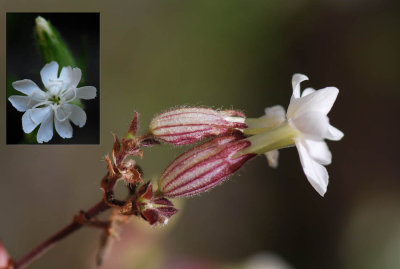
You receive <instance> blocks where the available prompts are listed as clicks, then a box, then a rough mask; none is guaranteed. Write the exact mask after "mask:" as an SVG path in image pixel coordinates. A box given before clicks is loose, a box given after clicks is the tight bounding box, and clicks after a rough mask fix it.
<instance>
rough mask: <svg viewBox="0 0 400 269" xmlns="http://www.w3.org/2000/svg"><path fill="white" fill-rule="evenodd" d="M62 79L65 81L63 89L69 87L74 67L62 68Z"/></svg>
mask: <svg viewBox="0 0 400 269" xmlns="http://www.w3.org/2000/svg"><path fill="white" fill-rule="evenodd" d="M59 79H60V80H62V81H63V88H62V89H63V90H66V89H69V88H70V86H71V79H72V68H71V66H66V67H63V68H62V69H61V73H60V77H59Z"/></svg>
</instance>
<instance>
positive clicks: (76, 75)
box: [71, 67, 94, 98]
mask: <svg viewBox="0 0 400 269" xmlns="http://www.w3.org/2000/svg"><path fill="white" fill-rule="evenodd" d="M81 78H82V71H81V70H80V69H79V68H78V67H75V68H74V69H72V77H71V87H73V88H76V87H77V86H78V84H79V81H81ZM93 98H94V97H93Z"/></svg>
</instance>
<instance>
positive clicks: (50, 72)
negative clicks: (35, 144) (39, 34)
mask: <svg viewBox="0 0 400 269" xmlns="http://www.w3.org/2000/svg"><path fill="white" fill-rule="evenodd" d="M40 76H41V77H42V82H43V85H44V86H45V87H46V89H49V86H50V83H51V81H50V80H52V81H54V80H56V79H57V78H58V63H57V62H54V61H53V62H51V63H48V64H46V65H45V66H44V67H43V68H42V70H40ZM45 142H47V141H45Z"/></svg>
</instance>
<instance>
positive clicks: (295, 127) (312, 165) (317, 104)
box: [242, 74, 343, 196]
mask: <svg viewBox="0 0 400 269" xmlns="http://www.w3.org/2000/svg"><path fill="white" fill-rule="evenodd" d="M304 80H308V78H307V77H306V76H305V75H302V74H295V75H293V78H292V86H293V95H292V98H291V100H290V104H289V107H288V110H287V113H286V117H285V111H284V108H283V107H281V106H274V107H272V108H267V109H266V111H265V112H266V115H265V116H263V117H261V118H258V119H248V120H246V123H247V124H248V126H249V128H248V129H246V130H245V133H247V134H255V135H254V136H252V137H249V138H248V140H249V141H250V142H251V143H252V144H251V146H250V147H249V148H247V149H245V150H244V151H243V152H242V153H250V152H253V153H263V152H266V156H267V158H268V161H269V163H270V165H271V166H273V167H276V166H277V164H278V152H277V149H279V148H284V147H289V146H293V145H295V146H296V147H297V150H298V152H299V156H300V161H301V165H302V167H303V171H304V173H305V175H306V176H307V179H308V181H309V182H310V183H311V185H312V186H313V187H314V188H315V190H316V191H317V192H318V193H319V194H320V195H321V196H324V194H325V192H326V189H327V186H328V179H329V175H328V172H327V170H326V168H325V167H324V165H328V164H330V163H331V161H332V155H331V152H330V151H329V149H328V146H327V145H326V143H325V142H324V139H330V140H340V139H341V138H342V137H343V133H342V132H341V131H339V130H338V129H336V128H335V127H333V126H332V125H330V124H329V119H328V117H327V114H328V112H329V111H330V110H331V108H332V106H333V103H334V102H335V100H336V97H337V95H338V93H339V90H338V89H337V88H335V87H326V88H323V89H320V90H318V91H316V90H314V89H312V88H307V89H305V90H304V91H303V93H302V94H301V95H300V83H301V82H302V81H304Z"/></svg>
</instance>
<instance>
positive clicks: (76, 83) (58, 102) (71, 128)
mask: <svg viewBox="0 0 400 269" xmlns="http://www.w3.org/2000/svg"><path fill="white" fill-rule="evenodd" d="M6 42H7V52H6V56H7V59H6V68H7V74H6V75H7V79H6V85H5V88H6V98H7V101H6V103H7V106H6V107H7V112H6V116H7V124H6V132H7V138H6V142H7V144H99V143H100V67H99V66H100V13H7V41H6Z"/></svg>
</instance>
